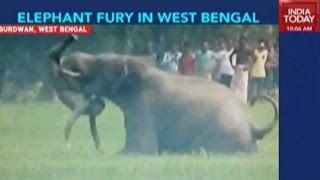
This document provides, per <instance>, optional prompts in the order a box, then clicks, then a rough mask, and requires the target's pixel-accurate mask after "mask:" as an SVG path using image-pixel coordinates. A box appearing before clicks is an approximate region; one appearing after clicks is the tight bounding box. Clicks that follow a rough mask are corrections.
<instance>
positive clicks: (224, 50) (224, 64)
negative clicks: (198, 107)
mask: <svg viewBox="0 0 320 180" xmlns="http://www.w3.org/2000/svg"><path fill="white" fill-rule="evenodd" d="M233 50H234V48H233V47H232V42H231V41H229V42H228V43H226V42H222V44H221V50H220V51H219V52H218V54H219V56H220V58H221V61H220V65H219V82H220V83H221V84H223V85H225V86H227V87H228V88H230V84H231V80H232V77H233V75H234V69H233V68H232V64H231V63H230V59H229V57H230V55H231V53H232V52H233ZM233 62H234V60H233ZM233 66H234V64H233Z"/></svg>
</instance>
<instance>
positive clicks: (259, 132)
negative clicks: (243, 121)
mask: <svg viewBox="0 0 320 180" xmlns="http://www.w3.org/2000/svg"><path fill="white" fill-rule="evenodd" d="M259 98H262V99H265V100H267V101H268V102H270V103H271V105H272V107H273V109H274V117H273V121H272V122H271V123H270V124H268V125H267V126H265V127H262V128H258V127H254V126H252V127H251V131H252V133H253V136H254V137H255V139H258V140H259V139H262V138H263V137H264V136H265V135H267V134H268V133H270V132H271V131H272V130H273V129H274V128H275V126H276V125H277V123H278V119H279V117H278V116H279V112H278V108H277V103H276V102H275V101H274V100H273V99H272V98H271V97H269V96H267V95H262V96H260V97H259Z"/></svg>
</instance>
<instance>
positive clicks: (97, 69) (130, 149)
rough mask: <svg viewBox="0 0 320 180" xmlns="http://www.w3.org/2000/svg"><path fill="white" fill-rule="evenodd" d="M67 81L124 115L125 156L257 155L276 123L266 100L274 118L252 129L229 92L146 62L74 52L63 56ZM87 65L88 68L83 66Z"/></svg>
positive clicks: (239, 103)
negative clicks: (162, 154)
mask: <svg viewBox="0 0 320 180" xmlns="http://www.w3.org/2000/svg"><path fill="white" fill-rule="evenodd" d="M63 59H64V61H65V62H68V63H67V64H66V65H61V66H60V68H61V69H65V70H67V71H70V72H71V73H63V74H64V76H65V77H66V78H70V79H71V80H72V81H77V82H78V83H79V84H80V85H81V89H82V91H83V93H84V94H94V95H96V96H97V97H106V98H108V99H109V100H111V101H113V102H114V103H115V104H117V105H118V106H119V107H120V109H121V110H122V112H123V114H124V126H125V133H126V138H125V145H124V147H123V149H122V151H121V152H122V153H129V154H148V155H157V154H161V153H163V152H171V153H191V152H197V151H202V150H205V151H206V152H217V153H234V152H248V153H251V152H257V150H258V146H257V142H258V141H259V140H261V139H262V138H263V137H264V136H265V135H267V134H268V133H270V132H271V131H272V130H273V129H274V128H275V126H276V125H277V122H278V108H277V104H276V102H275V101H274V100H273V99H272V98H270V97H268V96H266V95H264V96H261V97H259V98H263V99H266V100H267V101H268V102H270V103H271V105H272V107H273V109H274V118H273V120H272V122H271V123H269V124H268V125H266V126H264V127H257V126H256V125H254V123H253V120H254V118H253V117H252V114H251V113H250V112H249V106H248V105H247V104H245V103H243V102H242V101H241V100H239V99H238V98H237V97H236V96H235V95H234V93H233V92H231V91H230V90H229V89H228V88H227V87H225V86H223V85H221V84H219V83H217V82H212V81H208V80H207V79H203V78H200V77H193V76H181V75H177V74H172V73H168V72H164V71H162V70H159V69H157V68H155V67H152V66H150V65H148V64H147V63H145V61H146V60H145V59H143V57H135V56H130V55H121V54H112V53H110V54H108V53H105V54H97V55H94V54H88V53H84V52H73V53H71V54H69V55H66V56H64V57H63ZM83 62H86V63H83Z"/></svg>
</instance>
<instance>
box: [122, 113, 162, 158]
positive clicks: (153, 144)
mask: <svg viewBox="0 0 320 180" xmlns="http://www.w3.org/2000/svg"><path fill="white" fill-rule="evenodd" d="M124 124H125V130H126V143H125V147H124V149H123V151H122V153H125V154H150V155H155V154H159V145H158V138H157V135H156V134H157V133H156V128H155V121H154V118H153V117H152V115H151V113H148V112H146V111H145V110H142V111H135V112H132V113H125V122H124Z"/></svg>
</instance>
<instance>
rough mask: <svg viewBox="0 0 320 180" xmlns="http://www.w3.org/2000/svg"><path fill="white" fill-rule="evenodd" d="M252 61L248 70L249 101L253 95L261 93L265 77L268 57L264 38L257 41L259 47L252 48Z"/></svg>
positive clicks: (252, 98)
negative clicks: (249, 83)
mask: <svg viewBox="0 0 320 180" xmlns="http://www.w3.org/2000/svg"><path fill="white" fill-rule="evenodd" d="M254 57H255V58H254V62H253V65H252V68H251V71H250V78H251V79H250V81H251V88H250V93H249V94H250V102H251V103H252V101H253V100H254V98H255V97H257V96H259V95H261V93H262V90H263V85H264V81H265V78H266V62H267V59H268V49H267V47H266V43H265V41H264V40H260V41H259V47H258V48H257V49H255V50H254Z"/></svg>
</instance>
